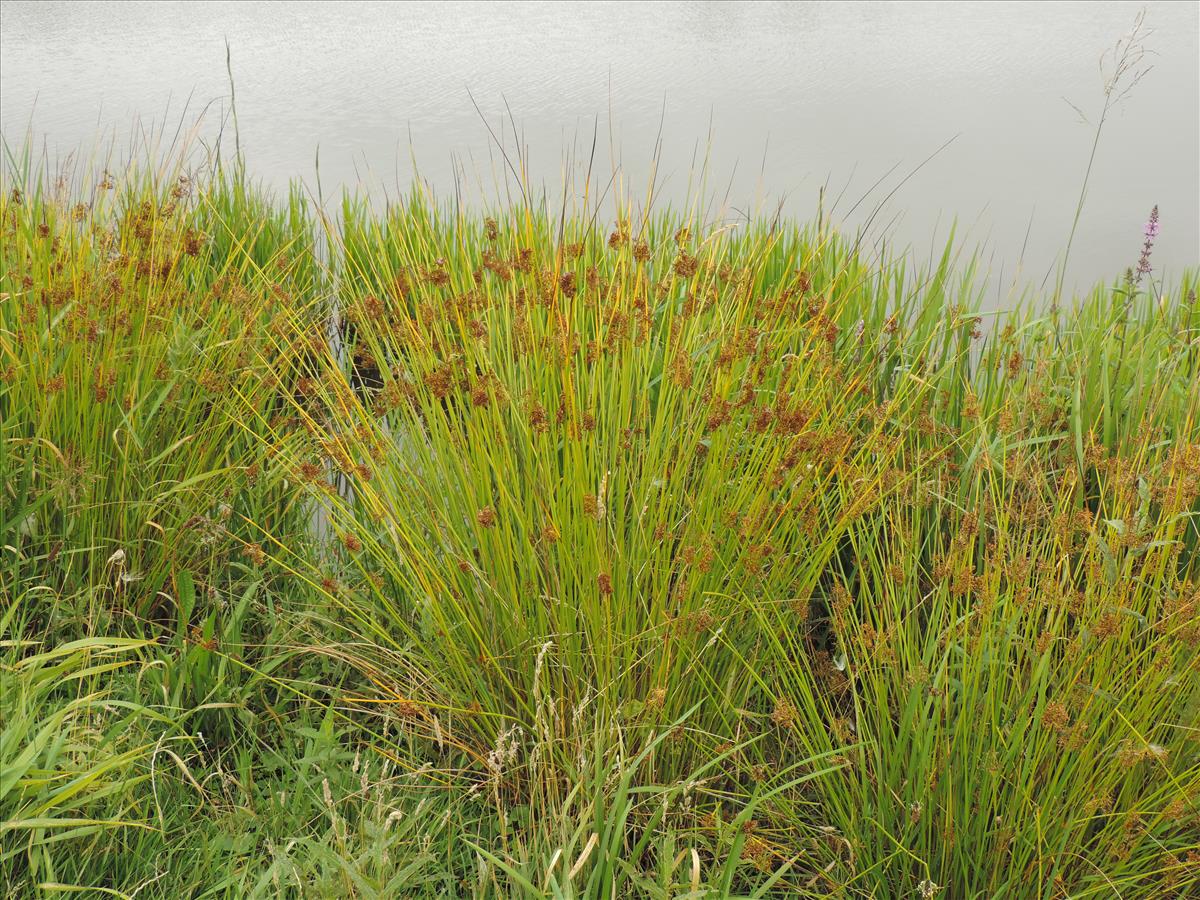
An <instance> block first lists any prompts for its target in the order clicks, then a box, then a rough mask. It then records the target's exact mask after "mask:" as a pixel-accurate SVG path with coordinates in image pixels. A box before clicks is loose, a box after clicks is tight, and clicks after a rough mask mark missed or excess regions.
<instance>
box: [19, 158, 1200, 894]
mask: <svg viewBox="0 0 1200 900" xmlns="http://www.w3.org/2000/svg"><path fill="white" fill-rule="evenodd" d="M151 172H152V170H150V169H146V168H134V169H132V170H130V171H129V172H128V173H126V174H125V175H123V176H122V177H121V178H119V179H118V178H111V177H110V176H107V175H103V174H101V175H100V176H98V177H97V182H98V183H97V184H96V185H90V184H89V185H87V186H86V189H84V188H82V187H80V186H78V185H77V186H76V190H77V191H83V195H86V197H87V198H88V199H87V200H85V201H84V205H82V206H79V205H77V203H78V202H79V200H78V197H77V196H75V195H69V193H68V192H67V191H64V190H59V189H58V188H56V187H55V186H53V185H52V184H51V183H50V182H49V181H48V180H47V179H46V178H45V177H43V176H40V175H39V174H38V172H37V171H35V169H34V167H33V166H32V165H31V164H30V163H29V161H28V159H27V158H25V159H23V160H22V159H18V160H17V161H16V162H15V163H11V164H10V167H9V171H7V172H6V174H5V178H6V182H5V185H4V187H5V191H4V196H5V199H4V200H3V201H0V202H2V204H3V206H2V209H0V213H2V215H3V222H4V229H5V230H4V236H5V242H4V251H3V254H2V257H0V258H2V260H3V270H2V271H0V283H2V285H3V286H2V288H0V289H2V290H3V298H2V300H0V371H2V372H3V375H4V377H3V382H2V384H0V422H2V423H3V434H2V438H3V441H2V444H0V446H2V449H0V453H2V454H3V455H2V456H0V472H2V473H3V475H4V490H5V494H4V497H5V502H4V512H3V515H0V528H2V529H3V533H2V537H3V540H2V542H0V543H3V545H4V551H3V552H4V554H5V556H4V560H3V569H2V571H3V575H2V576H0V577H2V578H3V579H4V580H3V582H0V584H2V589H3V591H4V596H5V603H6V605H5V613H4V616H3V617H2V618H0V622H3V625H4V630H5V635H4V638H5V645H4V648H3V649H4V654H5V655H4V663H3V666H4V668H3V675H4V678H5V697H6V700H5V702H6V704H8V705H6V707H5V714H6V721H9V720H11V721H14V722H18V723H20V727H19V728H14V729H13V730H12V731H11V732H7V730H6V737H5V743H4V745H3V748H4V759H3V762H4V766H5V771H6V773H7V772H10V771H11V772H14V773H17V774H15V775H14V776H13V777H14V778H15V780H12V779H9V780H6V781H5V782H4V785H3V787H4V789H3V791H0V809H2V810H3V815H4V819H5V820H6V824H5V826H4V834H5V845H4V849H3V850H2V851H0V864H2V865H3V866H4V867H5V868H4V870H3V871H4V872H5V875H6V876H7V877H8V878H9V880H10V881H12V882H13V883H14V884H17V885H22V886H24V887H25V888H29V889H30V890H33V889H34V888H35V887H36V886H39V885H40V886H41V887H40V889H41V890H45V891H51V890H54V889H55V888H53V887H52V885H54V884H67V883H68V882H69V883H70V884H72V885H75V886H91V887H106V888H108V887H112V888H113V889H116V890H119V891H120V892H122V893H125V894H130V893H132V892H133V891H134V890H135V889H143V895H145V894H146V893H153V892H156V891H157V892H159V893H160V894H161V895H163V896H169V895H178V893H179V892H184V893H188V892H192V891H197V892H199V891H202V890H204V889H208V890H210V891H211V892H212V893H224V894H226V895H229V896H242V895H250V894H257V895H276V894H290V893H295V894H299V895H305V894H318V895H319V894H336V895H357V896H389V895H396V893H397V892H401V893H405V894H418V893H421V892H425V893H429V894H441V895H450V896H454V895H466V894H475V895H481V896H487V895H492V896H522V895H528V896H541V895H552V896H590V897H600V896H633V895H638V896H655V897H658V896H661V897H667V896H680V895H683V896H714V897H715V896H733V895H755V896H769V895H779V896H796V895H799V896H830V895H832V896H846V897H853V896H862V897H890V896H913V895H919V896H924V897H932V896H938V895H940V896H947V897H993V896H1014V897H1015V896H1021V897H1024V896H1029V897H1046V898H1051V897H1060V896H1062V897H1065V896H1070V897H1089V896H1114V895H1119V896H1126V897H1133V896H1137V897H1157V896H1170V895H1171V892H1176V893H1179V894H1180V895H1181V896H1186V895H1187V892H1188V891H1189V890H1193V889H1195V887H1196V885H1197V867H1198V866H1200V849H1198V847H1197V844H1198V842H1200V841H1198V836H1200V729H1197V727H1196V722H1197V720H1198V719H1200V663H1198V662H1197V660H1198V659H1200V654H1198V653H1197V643H1198V642H1200V628H1198V627H1197V621H1198V619H1200V593H1198V591H1200V584H1198V580H1200V571H1198V564H1197V549H1198V547H1200V519H1198V516H1200V390H1197V383H1198V375H1197V369H1198V367H1200V304H1198V302H1197V299H1196V275H1195V273H1194V272H1188V273H1185V274H1184V275H1183V277H1182V278H1180V279H1179V280H1178V282H1177V283H1175V284H1164V283H1161V282H1159V281H1154V280H1146V281H1138V280H1136V279H1134V278H1126V279H1121V280H1119V281H1117V282H1116V283H1114V284H1113V285H1111V286H1103V287H1098V288H1096V289H1095V290H1094V291H1093V292H1092V293H1090V294H1089V295H1087V296H1084V297H1081V298H1079V299H1078V300H1077V301H1076V303H1075V305H1074V306H1073V307H1072V308H1065V309H1055V310H1054V312H1053V313H1048V312H1046V311H1044V308H1043V306H1042V305H1041V304H1040V303H1039V298H1037V297H1031V298H1029V299H1028V302H1026V303H1025V304H1023V305H1020V306H1018V307H1017V308H1014V309H1012V310H1010V311H1007V312H1005V313H1002V314H999V315H997V316H995V318H994V320H993V321H991V322H987V323H985V322H984V320H983V318H982V314H981V313H980V306H979V295H978V291H977V288H976V287H975V279H974V273H973V269H972V266H971V264H970V262H969V261H968V262H966V263H963V262H962V261H960V260H959V259H958V257H957V255H956V250H955V248H954V247H953V246H948V247H947V248H946V250H945V252H944V254H943V255H942V256H941V257H940V259H938V260H937V262H936V263H935V264H934V265H932V266H930V267H925V268H921V267H917V266H915V265H914V264H913V263H912V261H911V260H909V259H906V258H904V257H900V258H896V259H886V258H885V259H873V258H868V257H866V256H865V255H864V254H863V252H862V251H861V248H860V247H859V245H858V244H857V243H856V242H854V241H852V240H848V239H846V238H844V237H843V236H842V235H840V234H839V233H838V232H837V231H836V230H835V229H832V228H831V227H830V226H829V225H828V223H824V222H820V223H817V224H815V225H810V224H798V223H786V222H779V221H761V222H760V221H755V220H753V219H752V220H751V221H749V222H743V223H742V224H740V225H738V226H737V227H734V226H732V225H729V224H727V223H723V222H720V221H713V220H709V219H705V218H702V217H701V216H699V215H697V214H688V213H685V212H676V211H671V210H664V211H661V212H658V213H655V214H643V213H642V212H641V211H640V210H639V209H638V208H637V207H635V206H634V205H632V204H629V205H626V206H623V207H622V208H621V212H620V213H619V214H618V216H617V217H616V220H615V221H613V222H610V223H608V224H607V225H605V226H604V227H601V224H600V222H599V221H598V220H597V219H596V217H595V216H592V215H590V214H584V213H580V214H577V215H570V214H566V213H564V212H563V211H562V210H554V209H550V208H548V207H546V206H541V205H525V204H520V203H518V204H515V205H511V206H501V207H498V208H496V209H494V210H492V211H491V212H490V213H480V214H473V213H472V214H468V213H465V212H463V211H461V210H458V209H451V208H445V207H441V206H439V205H437V204H436V203H434V202H432V201H431V200H429V199H428V198H427V197H426V196H425V195H423V194H421V193H417V194H414V195H413V196H411V197H409V198H407V199H406V200H404V201H403V202H401V203H398V204H395V205H392V206H390V207H388V208H386V209H384V210H382V211H373V207H372V205H371V203H370V198H369V197H359V198H347V199H346V201H345V202H344V204H343V206H342V209H341V214H340V216H338V217H337V219H336V221H334V220H331V219H328V218H326V217H324V214H323V213H321V212H320V211H310V209H309V206H308V204H307V203H306V202H305V200H304V198H303V195H302V194H301V193H300V192H299V191H293V192H292V193H291V194H290V196H289V197H288V198H287V200H286V201H285V202H282V203H280V202H277V201H275V200H273V199H272V198H269V197H267V196H265V195H264V194H262V193H261V192H260V191H258V190H257V189H255V188H254V187H253V185H252V184H251V183H250V182H248V180H247V179H246V177H245V175H244V173H243V172H241V171H240V170H238V169H233V170H217V171H215V172H212V173H208V174H200V175H196V174H195V173H187V177H186V178H181V177H180V176H181V175H182V174H185V173H183V172H181V171H174V172H171V173H170V174H169V175H162V174H161V173H160V174H157V175H153V174H151ZM93 187H94V188H95V191H94V192H93ZM526 196H528V195H527V194H526ZM318 236H319V237H320V238H321V239H322V240H323V243H324V245H325V246H327V247H328V248H329V252H328V254H327V255H326V257H327V258H319V257H318V254H317V253H316V252H315V250H314V245H315V241H316V238H317V237H318ZM1132 249H1133V252H1134V253H1136V249H1137V248H1136V244H1135V245H1134V246H1133V248H1132ZM1131 262H1132V260H1131ZM314 509H317V510H319V514H318V515H317V516H315V517H314V516H313V513H312V511H313V510H314ZM122 636H125V637H130V638H133V637H136V638H137V640H129V641H124V642H122V641H120V640H119V638H121V637H122ZM73 638H79V639H80V640H81V641H83V643H68V641H69V640H71V639H73ZM59 659H62V660H63V661H64V663H63V664H62V665H65V664H66V663H65V661H67V660H69V661H70V667H68V668H64V669H61V670H60V668H61V667H60V668H55V666H60V664H59V663H58V662H57V661H58V660H59ZM109 660H112V662H111V663H110V662H109ZM116 660H122V661H124V663H125V664H124V665H120V666H119V665H118V663H117V662H116ZM72 667H73V668H72ZM70 672H77V673H81V674H79V675H78V677H76V676H75V675H70V676H69V677H68V676H67V674H65V673H70ZM82 673H86V677H85V676H84V675H83V674H82ZM134 673H136V675H134ZM56 679H57V680H56ZM118 695H119V697H120V701H119V704H118V703H116V702H115V701H114V700H113V699H112V698H114V697H116V696H118ZM109 706H112V707H113V708H114V709H118V710H120V713H119V715H116V718H115V720H111V719H110V718H109V717H110V716H113V715H115V714H113V713H111V711H109V710H108V707H109ZM101 708H102V709H105V710H106V713H105V716H104V717H102V718H103V719H104V724H103V725H101V724H97V723H95V722H93V721H92V719H93V714H94V713H95V711H96V710H97V709H101ZM198 731H199V732H202V733H203V734H206V735H207V737H205V738H200V737H197V736H196V732H198ZM267 735H269V737H267ZM164 742H166V743H164ZM163 746H170V747H171V748H172V753H173V754H174V756H173V758H171V757H164V755H163V751H162V749H161V748H162V747H163ZM64 747H66V748H69V752H64V750H63V749H62V748H64ZM167 761H169V764H167V765H163V764H162V763H164V762H167ZM164 770H165V771H164ZM64 784H66V785H78V786H79V789H78V791H76V790H74V789H73V788H72V789H70V790H67V791H66V796H63V794H64V789H63V788H62V785H64ZM164 794H165V795H167V796H169V797H170V798H171V799H170V801H169V802H166V803H164V802H163V801H162V800H161V797H162V796H163V795H164ZM289 794H290V795H291V796H292V797H293V801H292V802H293V803H294V804H295V805H296V806H297V808H298V809H299V810H300V811H299V812H296V813H294V814H293V813H292V812H289V803H288V801H287V800H286V799H285V797H284V796H283V795H289ZM301 798H302V799H301ZM80 804H82V807H81V808H83V807H86V809H85V811H84V812H78V813H76V812H74V811H73V810H74V809H75V807H76V805H80ZM60 811H61V812H60ZM52 813H53V814H54V815H58V816H60V817H61V820H62V821H61V822H60V823H48V822H44V821H43V820H45V819H47V818H48V817H49V816H50V815H51V814H52ZM215 813H219V815H214V814H215ZM73 818H74V819H79V822H73V821H72V819H73ZM84 820H86V822H85V821H84ZM199 820H205V822H204V825H203V826H202V827H200V830H199V833H198V836H197V837H196V842H197V846H199V848H200V850H199V855H198V856H197V857H196V858H197V859H199V860H202V862H201V863H196V862H193V863H191V864H189V863H188V862H187V861H186V853H185V852H184V850H185V848H186V847H187V846H188V840H187V837H186V835H187V834H188V831H189V829H190V828H192V827H193V824H191V823H194V822H196V821H199ZM218 823H219V824H218ZM60 826H61V829H62V830H54V829H57V828H60ZM73 829H84V830H73ZM113 834H119V835H120V836H121V837H120V841H121V844H120V847H121V850H120V854H119V861H117V862H111V861H110V862H101V861H100V859H99V851H98V849H97V847H98V843H97V842H98V841H100V840H101V839H108V836H111V835H113ZM14 836H19V843H18V842H17V837H14ZM69 848H73V849H69ZM298 848H299V849H298ZM71 853H74V854H75V855H74V856H69V855H68V854H71ZM156 858H161V859H162V860H164V864H163V865H164V868H162V870H161V871H160V870H158V869H157V868H156V867H155V864H154V860H155V859H156ZM252 871H254V872H255V873H257V874H253V875H252V874H251V872H252ZM139 885H140V886H141V887H140V888H139Z"/></svg>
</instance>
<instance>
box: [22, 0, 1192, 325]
mask: <svg viewBox="0 0 1200 900" xmlns="http://www.w3.org/2000/svg"><path fill="white" fill-rule="evenodd" d="M1141 8H1143V5H1142V4H1137V3H986V4H963V3H945V4H941V3H853V4H849V3H847V4H826V3H796V4H771V3H755V4H727V3H646V4H625V3H591V4H564V5H558V4H517V3H496V2H493V3H486V4H472V3H450V4H426V3H404V4H386V3H378V4H375V3H371V4H349V3H305V4H298V3H296V4H272V5H267V4H249V3H218V2H194V3H112V2H107V3H17V2H4V3H3V4H2V7H0V101H2V102H0V129H2V130H3V135H4V138H5V140H6V141H7V142H8V144H9V145H10V146H12V145H20V144H21V143H22V142H23V141H24V140H25V138H26V135H27V134H31V135H32V137H33V139H34V140H35V141H36V142H37V144H38V145H39V146H44V147H45V150H46V152H47V155H48V156H49V158H50V159H51V160H60V159H62V158H64V157H66V156H67V155H68V154H70V153H72V152H76V151H80V150H81V149H82V151H83V152H84V153H95V152H97V151H96V150H95V149H94V148H96V147H97V146H101V147H109V148H112V150H111V152H113V153H114V154H115V155H116V156H120V155H121V153H122V152H125V149H126V148H128V147H129V145H130V140H131V136H132V135H136V134H138V133H149V131H150V130H151V128H152V126H153V127H165V131H164V135H165V139H167V140H169V139H170V138H171V137H172V136H173V134H174V131H175V127H176V125H177V124H178V123H179V122H181V121H185V122H189V123H190V122H191V121H192V120H193V119H194V117H195V116H196V115H197V114H198V113H200V111H201V110H202V108H204V107H205V106H206V104H208V106H207V111H206V112H205V115H204V117H203V120H202V124H201V126H200V134H201V135H202V136H207V137H208V138H209V139H211V138H212V137H213V136H214V135H215V134H216V132H217V130H218V129H219V127H220V123H221V121H222V117H223V116H224V115H225V113H226V112H227V110H228V107H229V94H230V90H229V78H228V75H227V71H226V40H228V44H229V48H230V62H231V68H232V73H233V80H234V85H235V90H236V109H237V117H238V135H239V142H240V146H241V148H242V150H243V151H244V152H245V154H246V158H247V160H248V163H249V166H250V168H251V170H252V171H253V172H254V173H255V174H257V175H258V176H260V177H261V178H263V179H264V180H265V181H266V182H267V183H269V184H272V185H276V186H281V187H282V186H284V185H286V183H287V181H288V179H289V178H292V177H301V178H303V179H304V180H305V182H306V183H307V185H308V186H309V187H310V189H311V190H312V191H313V192H314V193H315V192H316V191H317V190H318V180H317V177H316V171H317V168H316V166H317V159H318V150H319V171H320V184H319V188H320V192H321V196H322V197H323V198H325V199H326V200H328V199H329V198H330V197H336V196H337V195H338V193H339V191H340V189H341V188H342V187H346V186H350V187H353V186H355V185H358V184H360V183H362V184H366V185H369V186H371V187H372V189H373V190H374V192H375V195H376V196H383V194H382V191H383V190H385V189H386V190H387V191H388V192H389V193H390V194H391V195H393V196H394V194H395V193H396V192H397V191H398V190H404V189H406V188H407V186H408V185H409V184H410V182H411V179H412V177H413V171H414V168H413V163H414V160H415V163H416V166H417V171H419V173H420V176H421V177H422V178H423V179H425V180H426V181H427V182H428V184H429V185H430V186H431V188H432V189H433V190H435V191H436V192H437V193H438V194H439V195H441V196H443V197H452V196H454V195H455V193H456V192H457V193H458V194H459V195H461V196H465V197H468V198H472V197H474V198H477V197H479V196H480V195H484V196H488V195H495V194H496V186H497V185H499V186H501V189H503V186H504V185H505V183H506V180H507V181H509V182H511V174H510V172H509V170H508V167H507V164H506V162H505V161H504V158H503V157H502V155H501V154H500V153H498V152H497V143H496V141H497V140H499V141H501V142H503V144H504V145H505V147H506V149H507V155H508V156H509V157H510V159H511V158H512V157H513V156H514V155H515V154H514V150H515V148H516V147H517V146H518V144H519V146H520V147H522V148H524V150H525V151H526V153H525V155H526V160H527V168H528V173H529V178H530V180H531V181H532V182H533V183H534V185H536V186H544V188H545V191H546V193H547V194H548V195H549V196H550V197H552V198H554V197H558V196H559V195H560V194H561V193H562V188H561V184H562V179H563V172H564V170H566V171H571V172H574V173H575V176H574V182H573V183H574V190H573V191H569V192H568V193H569V194H573V195H578V194H579V193H580V190H581V188H580V186H581V185H582V183H583V177H582V173H583V172H584V171H586V165H587V162H588V160H589V158H591V157H592V156H593V143H595V150H594V162H593V179H592V182H593V183H592V186H591V195H590V196H591V197H592V199H595V197H596V196H597V195H598V193H603V192H604V190H605V188H606V187H608V186H609V185H610V182H613V184H614V185H619V186H622V187H623V189H624V190H625V191H626V192H627V193H629V194H630V195H632V196H636V197H644V196H645V195H646V185H647V184H649V183H650V179H651V174H652V171H653V174H654V176H655V179H656V184H657V187H658V190H657V199H656V201H655V202H674V203H679V202H681V201H682V200H683V199H684V198H686V196H687V195H688V193H689V191H691V192H692V193H696V192H697V191H699V192H701V193H703V195H705V196H708V197H713V198H715V201H716V203H717V204H719V211H720V214H721V215H724V216H727V217H728V218H730V219H731V220H736V219H737V218H738V217H740V216H742V215H745V214H746V212H747V211H751V210H759V211H773V210H774V209H775V208H776V206H777V205H778V204H780V203H782V205H783V208H784V210H785V211H786V212H787V213H788V214H791V215H796V216H798V217H809V216H812V215H814V214H815V212H816V210H817V208H818V198H819V195H821V194H822V193H823V194H824V199H823V201H821V202H822V203H823V206H824V208H825V210H826V212H827V213H831V214H832V215H833V217H835V218H836V219H839V220H841V221H843V222H844V223H845V225H844V227H846V228H858V227H863V226H866V225H868V224H869V226H870V229H871V234H872V235H873V236H874V235H878V234H882V233H886V234H888V235H890V236H891V240H892V241H893V242H894V245H896V246H908V247H911V248H912V249H913V250H914V251H915V252H917V253H918V254H921V255H922V256H924V255H927V254H929V253H930V252H933V251H936V250H938V249H940V242H942V241H944V240H945V238H946V236H947V235H948V233H949V228H950V227H951V224H952V223H953V222H955V221H957V223H958V234H959V236H960V238H962V239H963V241H964V243H965V246H967V247H968V248H971V249H973V248H979V250H980V253H981V265H982V267H983V268H984V269H985V270H986V271H987V272H988V274H989V278H988V281H987V284H988V286H989V290H990V291H992V292H993V296H992V298H991V299H990V300H989V303H990V304H991V305H1001V304H1003V303H1004V302H1005V299H1006V298H1007V297H1008V296H1010V293H1009V291H1010V286H1011V285H1012V284H1014V283H1017V284H1033V285H1037V284H1040V283H1041V282H1042V280H1043V278H1044V276H1045V275H1046V272H1047V271H1048V270H1049V269H1050V267H1052V266H1053V264H1054V260H1055V258H1056V255H1057V254H1059V253H1060V252H1061V250H1062V248H1063V246H1064V245H1065V243H1066V240H1067V235H1068V232H1069V231H1070V228H1071V221H1072V218H1073V216H1074V213H1075V206H1076V203H1077V201H1078V197H1079V192H1080V185H1081V181H1082V178H1083V175H1084V171H1085V169H1086V167H1087V162H1088V157H1089V153H1090V152H1091V147H1092V140H1093V135H1094V126H1095V122H1096V119H1097V116H1098V113H1099V110H1100V108H1101V106H1102V104H1103V101H1104V96H1103V85H1102V75H1101V69H1100V65H1099V63H1100V58H1101V54H1102V53H1103V52H1104V51H1105V50H1106V49H1107V48H1111V47H1112V46H1113V45H1114V44H1115V42H1116V41H1117V40H1118V39H1119V38H1121V36H1122V35H1124V34H1126V33H1127V32H1128V31H1129V29H1130V27H1131V26H1132V24H1133V22H1134V18H1135V16H1136V15H1137V13H1138V10H1139V9H1141ZM1145 9H1146V26H1147V28H1148V29H1149V30H1150V33H1149V34H1148V35H1147V36H1146V38H1145V47H1146V50H1147V51H1148V54H1147V56H1146V57H1145V59H1144V60H1143V67H1146V66H1152V68H1151V70H1150V71H1149V72H1147V73H1146V74H1145V77H1144V78H1142V80H1141V81H1140V82H1139V83H1138V84H1136V86H1134V87H1133V89H1132V91H1131V92H1130V94H1129V95H1128V97H1127V99H1126V100H1125V101H1124V102H1122V103H1121V104H1119V105H1118V107H1117V108H1116V109H1115V110H1114V111H1113V112H1112V113H1110V115H1109V117H1108V119H1107V122H1106V124H1105V126H1104V133H1103V136H1102V139H1101V141H1100V144H1099V148H1098V151H1097V153H1096V158H1095V163H1094V167H1093V170H1092V176H1091V185H1090V189H1089V192H1088V196H1087V201H1086V204H1085V206H1084V209H1083V215H1082V218H1081V220H1080V223H1079V227H1078V233H1077V235H1076V237H1075V242H1074V247H1073V249H1072V251H1071V257H1070V268H1069V277H1068V282H1070V283H1073V284H1078V283H1086V282H1090V281H1092V280H1094V279H1099V278H1108V277H1113V276H1115V275H1117V274H1119V273H1120V272H1121V271H1123V270H1124V268H1125V267H1126V266H1129V265H1133V264H1134V263H1136V261H1137V257H1138V251H1139V249H1140V245H1141V241H1142V226H1143V223H1144V221H1145V220H1146V217H1147V214H1148V213H1149V211H1150V208H1151V207H1152V206H1153V205H1155V204H1158V206H1159V208H1160V211H1161V221H1162V226H1161V228H1162V230H1161V234H1160V236H1159V239H1158V245H1157V247H1156V250H1155V255H1154V261H1155V264H1156V269H1157V270H1158V271H1165V272H1166V274H1167V275H1168V276H1170V275H1171V274H1172V272H1174V273H1178V271H1179V270H1180V269H1181V268H1182V267H1184V266H1187V265H1195V264H1197V262H1198V261H1200V249H1198V247H1200V203H1198V197H1200V174H1198V172H1200V166H1198V159H1200V5H1197V4H1195V3H1163V2H1152V3H1149V4H1146V5H1145ZM189 98H190V104H189ZM1074 107H1078V110H1079V111H1082V113H1083V114H1084V115H1086V117H1087V118H1088V119H1089V120H1090V122H1091V124H1085V123H1084V122H1082V121H1081V117H1080V112H1079V111H1077V110H1076V109H1075V108H1074ZM135 123H136V125H135ZM139 129H140V131H139ZM514 132H515V134H516V136H517V140H516V141H514ZM227 136H228V131H227ZM656 147H657V148H658V149H657V150H656ZM939 148H940V152H939ZM931 156H932V158H930V157H931ZM656 158H657V165H655V164H654V161H655V159H656ZM706 159H707V167H706V169H705V171H706V172H707V180H706V181H705V182H704V184H703V185H697V184H696V183H695V179H693V178H692V177H691V176H692V174H693V173H696V172H698V171H699V170H700V169H701V163H703V162H704V161H705V160H706ZM923 162H924V164H923V165H922V163H923ZM614 173H616V178H615V179H614V177H613V176H614ZM910 176H911V177H910ZM510 187H511V185H510ZM822 189H823V190H822ZM609 196H611V191H610V193H609ZM715 209H717V207H714V210H715Z"/></svg>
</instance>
